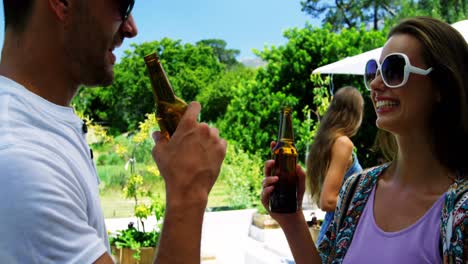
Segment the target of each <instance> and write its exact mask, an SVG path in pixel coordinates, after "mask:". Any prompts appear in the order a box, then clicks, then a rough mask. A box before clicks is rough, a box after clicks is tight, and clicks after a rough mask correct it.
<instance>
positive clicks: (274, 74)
mask: <svg viewBox="0 0 468 264" xmlns="http://www.w3.org/2000/svg"><path fill="white" fill-rule="evenodd" d="M331 29H332V27H331V26H330V25H326V26H325V27H324V28H314V27H312V26H311V25H306V27H305V28H303V29H297V28H293V29H289V30H287V31H285V33H284V36H285V37H286V38H287V39H288V42H287V44H286V45H285V46H280V47H274V46H273V47H270V48H265V49H264V50H263V51H261V52H260V51H256V53H257V54H258V55H259V56H260V58H261V59H262V60H264V61H266V62H267V66H266V67H265V68H261V69H259V70H258V72H257V75H256V76H255V80H250V81H245V82H241V83H240V84H239V85H238V87H237V89H236V91H235V92H234V95H233V98H232V100H231V102H230V103H229V105H228V107H227V111H226V114H225V115H224V117H223V118H222V119H219V120H218V121H217V126H218V128H219V129H220V131H221V135H222V136H223V137H226V138H228V139H231V140H234V141H236V142H237V143H239V144H240V145H241V147H242V149H244V150H246V151H248V152H249V153H257V154H259V155H260V157H262V159H268V158H269V157H270V151H269V143H270V142H271V141H272V140H276V133H277V130H278V117H279V110H280V108H281V106H283V105H290V106H291V107H293V109H294V110H295V111H294V113H295V115H294V120H295V121H294V122H295V123H294V127H295V131H296V137H295V139H296V142H298V151H299V153H300V155H301V157H300V159H301V160H302V159H303V158H304V154H305V152H306V146H307V141H309V140H310V138H311V133H310V129H311V128H312V129H313V125H312V122H315V121H316V120H317V118H316V116H312V119H313V120H314V121H308V117H307V116H308V111H309V110H310V111H312V112H316V111H317V107H322V108H321V109H319V111H324V108H326V105H323V104H322V101H320V100H319V99H317V98H316V99H315V100H316V101H315V102H314V96H315V95H314V87H326V86H327V85H329V87H330V88H331V87H333V86H332V85H335V86H336V87H341V86H345V85H354V86H356V87H358V88H359V89H360V90H361V91H362V92H365V91H366V90H365V88H364V86H363V84H362V77H360V78H359V79H351V78H346V79H338V78H337V79H335V80H334V81H333V82H331V80H328V82H327V83H326V84H325V83H324V81H322V83H320V82H319V81H318V79H317V77H313V76H312V77H311V72H312V70H313V69H315V68H318V67H319V66H322V65H324V64H328V63H331V62H334V61H337V60H340V59H343V58H345V57H348V56H352V55H356V54H359V53H362V52H364V51H368V50H371V49H373V48H376V47H380V46H381V45H383V43H384V42H385V38H386V37H385V35H386V34H385V32H380V31H366V30H365V28H360V29H355V28H351V29H344V30H342V31H341V32H339V33H335V32H333V31H332V30H331ZM316 82H317V83H316ZM327 88H328V87H327ZM327 88H323V89H322V90H320V91H327ZM330 90H332V89H330ZM321 98H326V96H325V94H323V96H321ZM317 100H319V101H317ZM371 126H372V127H373V128H375V126H374V124H373V123H372V124H371ZM308 130H309V131H308ZM372 138H373V136H370V137H369V139H367V140H368V141H369V140H372ZM370 145H372V142H365V143H364V145H363V149H364V150H366V148H368V147H370Z"/></svg>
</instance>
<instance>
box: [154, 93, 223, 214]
mask: <svg viewBox="0 0 468 264" xmlns="http://www.w3.org/2000/svg"><path fill="white" fill-rule="evenodd" d="M200 109H201V106H200V104H199V103H197V102H192V103H191V104H189V106H188V107H187V110H186V112H185V114H184V116H183V117H182V119H181V120H180V123H179V125H178V127H177V129H176V132H175V133H174V134H173V135H172V137H171V138H170V139H169V140H168V139H167V138H166V137H163V136H161V133H160V132H155V133H154V134H153V138H154V139H155V142H156V146H155V147H154V148H153V158H154V160H155V161H156V163H157V164H158V168H159V171H160V172H161V175H162V176H163V178H164V181H165V182H166V193H167V199H168V200H167V202H168V203H176V204H180V203H186V202H188V201H191V202H194V203H195V202H204V203H205V206H206V202H207V200H208V194H209V192H210V190H211V188H212V187H213V185H214V183H215V182H216V179H217V178H218V175H219V171H220V168H221V164H222V162H223V160H224V157H225V155H226V141H225V140H224V139H221V138H220V137H219V132H218V130H217V129H216V128H210V127H209V126H208V125H207V124H206V123H198V122H197V116H198V114H199V113H200Z"/></svg>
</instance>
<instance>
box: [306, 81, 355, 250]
mask: <svg viewBox="0 0 468 264" xmlns="http://www.w3.org/2000/svg"><path fill="white" fill-rule="evenodd" d="M363 109H364V99H363V98H362V96H361V93H359V91H358V90H357V89H356V88H354V87H343V88H341V89H339V90H338V92H336V93H335V95H334V97H333V100H332V101H331V104H330V106H329V108H328V109H327V112H326V113H325V115H324V116H323V118H322V119H321V120H320V127H319V129H318V131H317V134H316V136H315V139H314V142H313V144H312V145H311V147H310V152H309V155H308V157H307V181H308V187H309V188H310V194H311V197H312V200H314V201H315V202H316V203H317V204H318V205H319V207H320V208H321V209H322V210H323V211H326V212H327V213H326V214H325V219H324V221H323V223H322V226H321V229H320V233H319V236H318V238H317V244H320V242H321V241H322V239H323V236H324V234H325V232H326V231H327V229H328V225H329V224H330V223H331V221H332V220H333V215H334V212H335V208H336V201H337V200H338V192H339V191H340V187H341V185H342V183H343V180H345V179H347V178H348V177H349V176H350V175H352V174H355V173H358V172H361V171H362V168H361V165H360V164H359V161H358V158H357V156H356V154H354V152H353V148H354V144H353V142H352V141H351V139H350V137H352V136H354V135H355V134H356V133H357V131H358V129H359V127H360V125H361V122H362V116H363Z"/></svg>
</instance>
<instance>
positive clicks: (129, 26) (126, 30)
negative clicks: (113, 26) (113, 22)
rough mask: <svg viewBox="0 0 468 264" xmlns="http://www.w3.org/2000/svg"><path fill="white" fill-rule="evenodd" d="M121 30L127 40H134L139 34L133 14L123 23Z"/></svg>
mask: <svg viewBox="0 0 468 264" xmlns="http://www.w3.org/2000/svg"><path fill="white" fill-rule="evenodd" d="M120 30H121V31H122V34H123V36H124V37H126V38H133V37H135V36H136V35H137V34H138V28H137V26H136V23H135V20H134V19H133V15H132V14H130V15H129V16H128V18H127V20H125V21H124V22H122V25H121V26H120Z"/></svg>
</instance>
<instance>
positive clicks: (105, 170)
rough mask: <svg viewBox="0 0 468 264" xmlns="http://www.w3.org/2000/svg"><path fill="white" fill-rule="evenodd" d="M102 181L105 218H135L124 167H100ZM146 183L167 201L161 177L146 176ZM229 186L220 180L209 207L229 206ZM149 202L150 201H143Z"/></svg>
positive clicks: (212, 192)
mask: <svg viewBox="0 0 468 264" xmlns="http://www.w3.org/2000/svg"><path fill="white" fill-rule="evenodd" d="M98 173H99V178H100V179H101V193H100V196H101V205H102V210H103V211H104V217H105V218H119V217H131V216H133V207H134V205H135V203H134V200H131V199H126V198H125V197H124V193H123V187H122V186H123V184H124V182H125V179H126V178H125V177H126V175H128V171H125V169H124V168H123V165H107V166H98ZM144 181H145V183H147V184H148V188H149V190H151V191H152V192H153V193H154V194H159V195H160V197H162V199H165V195H166V194H165V189H164V180H163V179H162V177H160V176H144ZM226 188H227V185H226V184H225V183H224V181H223V179H221V178H219V179H218V181H217V182H216V183H215V185H214V186H213V189H212V190H211V193H210V197H209V199H208V207H221V206H227V205H228V204H227V195H226ZM143 202H148V203H149V200H148V199H146V200H143Z"/></svg>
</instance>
